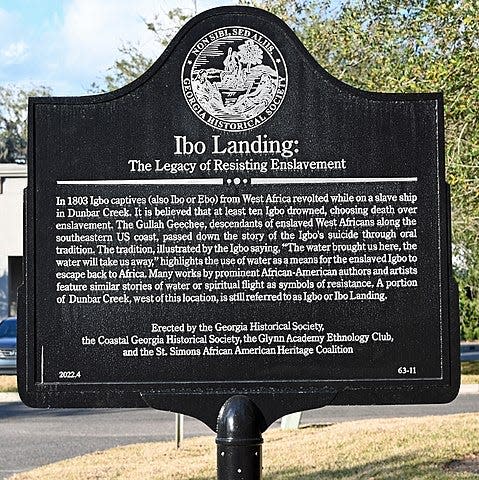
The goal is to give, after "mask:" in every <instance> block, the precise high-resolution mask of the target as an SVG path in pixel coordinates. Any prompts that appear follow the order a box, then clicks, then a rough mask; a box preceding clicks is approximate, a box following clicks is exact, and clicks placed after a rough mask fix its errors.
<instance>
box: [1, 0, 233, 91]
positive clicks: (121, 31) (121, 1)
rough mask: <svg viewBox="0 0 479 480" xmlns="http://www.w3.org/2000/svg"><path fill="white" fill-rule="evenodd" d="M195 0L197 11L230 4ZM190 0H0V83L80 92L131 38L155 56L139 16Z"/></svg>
mask: <svg viewBox="0 0 479 480" xmlns="http://www.w3.org/2000/svg"><path fill="white" fill-rule="evenodd" d="M234 3H235V2H234V1H233V0H197V1H196V4H197V11H198V12H201V11H203V10H206V9H208V8H212V7H216V6H221V5H229V4H234ZM176 7H182V8H185V9H189V10H190V11H191V12H192V13H193V12H194V8H195V3H194V0H0V85H12V84H13V85H19V86H21V87H24V88H29V87H31V86H39V85H43V86H47V87H50V88H51V89H52V94H53V95H56V96H63V95H84V94H87V93H88V88H89V87H90V85H91V84H92V83H93V82H96V83H99V82H101V80H102V79H103V78H104V76H105V74H106V73H107V70H108V68H109V67H111V66H112V65H113V63H114V61H115V59H117V58H119V56H120V54H119V52H118V48H119V47H120V46H121V45H122V44H125V43H128V42H131V43H133V44H135V45H138V46H139V47H140V49H141V51H142V52H143V53H144V54H145V55H148V56H151V57H158V56H159V55H160V53H161V50H162V47H161V46H160V45H159V44H158V43H157V42H155V40H154V34H153V33H152V32H150V31H149V30H148V29H147V28H146V26H145V23H144V21H145V20H147V21H149V20H153V18H154V16H155V15H156V14H159V15H161V16H164V17H165V22H166V21H167V20H166V14H167V12H168V11H169V10H171V9H173V8H176Z"/></svg>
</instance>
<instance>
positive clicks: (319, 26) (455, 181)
mask: <svg viewBox="0 0 479 480" xmlns="http://www.w3.org/2000/svg"><path fill="white" fill-rule="evenodd" d="M242 3H243V4H247V5H254V6H257V7H260V8H263V9H266V10H269V11H271V12H272V13H274V14H276V15H278V16H279V17H281V18H282V19H283V20H284V21H285V22H286V23H288V24H289V26H290V27H291V28H292V29H293V30H294V31H295V33H296V34H297V35H298V36H299V38H300V39H301V41H302V42H303V43H304V44H305V46H306V48H307V49H308V50H309V51H310V53H311V54H312V55H313V56H314V57H315V58H316V59H317V60H318V62H319V63H320V64H321V65H322V66H323V67H324V68H326V69H327V70H328V71H329V72H330V73H331V74H333V75H334V76H335V77H337V78H339V79H342V80H343V81H345V82H347V83H349V84H351V85H354V86H356V87H359V88H362V89H365V90H371V91H383V92H391V91H392V92H427V91H443V92H444V97H445V116H446V167H447V181H448V183H449V185H450V187H451V200H452V224H453V232H452V233H453V248H454V256H453V259H454V267H455V274H456V279H457V281H458V283H459V293H460V304H461V332H462V335H463V337H464V338H467V339H471V340H472V339H479V161H478V157H479V128H478V127H479V116H478V114H477V112H478V111H479V42H478V36H477V25H479V4H478V2H477V0H442V1H438V0H350V1H344V2H342V3H340V4H338V2H336V1H332V0H243V1H242ZM175 12H176V13H173V14H172V18H176V19H177V21H178V23H180V22H182V21H184V20H186V19H187V18H188V15H186V14H184V13H183V12H181V11H180V10H177V11H175ZM155 21H156V23H155V22H152V23H151V24H148V23H147V27H148V28H149V29H150V30H152V31H154V32H155V34H156V35H157V37H158V41H159V42H160V44H164V43H165V42H166V41H168V39H169V38H171V34H172V32H173V29H170V31H169V32H168V35H164V31H163V30H162V28H160V25H159V24H158V17H157V18H156V19H155ZM130 47H131V46H130ZM123 55H126V60H125V58H124V60H125V61H127V63H128V65H130V67H131V68H130V69H129V70H128V69H124V67H123V66H121V65H117V64H115V66H114V67H113V68H112V73H113V74H114V75H118V76H117V77H116V78H115V82H112V83H111V84H110V86H114V85H118V83H119V81H120V80H121V81H122V82H123V84H124V83H127V81H129V80H130V77H129V75H130V72H134V74H135V75H136V73H137V72H138V73H140V72H139V71H141V69H142V64H141V62H140V60H139V59H136V52H135V50H134V49H126V50H124V51H123ZM244 58H246V57H244ZM148 62H151V60H148ZM148 62H147V63H148ZM135 67H137V68H138V70H134V68H135ZM123 70H124V71H123ZM107 78H108V77H107ZM458 258H461V261H460V262H459V263H458V261H457V259H458Z"/></svg>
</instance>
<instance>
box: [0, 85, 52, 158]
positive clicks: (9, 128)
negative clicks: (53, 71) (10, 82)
mask: <svg viewBox="0 0 479 480" xmlns="http://www.w3.org/2000/svg"><path fill="white" fill-rule="evenodd" d="M48 95H50V90H49V89H48V88H46V87H32V88H30V89H28V90H24V89H21V88H19V87H14V86H0V163H25V162H26V159H27V107H28V97H36V96H39V97H44V96H48Z"/></svg>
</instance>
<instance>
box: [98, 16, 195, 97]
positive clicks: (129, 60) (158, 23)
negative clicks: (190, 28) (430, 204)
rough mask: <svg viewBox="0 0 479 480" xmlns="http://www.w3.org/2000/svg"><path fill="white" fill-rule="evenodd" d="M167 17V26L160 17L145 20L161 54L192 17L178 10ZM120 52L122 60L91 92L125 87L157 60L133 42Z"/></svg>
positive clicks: (117, 62)
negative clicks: (145, 53)
mask: <svg viewBox="0 0 479 480" xmlns="http://www.w3.org/2000/svg"><path fill="white" fill-rule="evenodd" d="M167 17H168V24H167V25H165V23H164V21H163V19H162V16H160V15H156V16H155V17H154V18H153V19H152V20H151V21H147V20H144V22H145V26H146V28H147V29H148V30H150V31H151V32H152V33H153V35H154V39H155V41H156V43H157V44H158V47H159V48H158V52H159V53H160V52H161V51H162V50H163V49H164V48H165V47H166V46H167V45H168V43H169V42H170V40H171V39H172V38H173V37H174V35H175V34H176V32H177V31H178V30H179V28H180V27H181V26H182V25H183V24H184V23H185V22H186V21H187V20H188V19H189V18H190V17H191V15H190V14H189V13H187V11H186V10H182V9H181V8H176V9H174V10H170V11H169V12H168V15H167ZM118 50H119V52H120V58H119V59H118V60H116V61H115V63H114V64H113V65H112V66H111V67H110V68H109V69H108V72H107V74H106V76H105V78H104V80H103V82H101V83H96V82H95V83H93V84H92V85H91V86H90V91H91V92H93V93H100V92H110V91H112V90H116V89H118V88H120V87H123V86H124V85H127V84H128V83H131V82H132V81H133V80H135V79H136V78H138V77H139V76H140V75H141V74H142V73H144V72H145V71H146V70H148V68H150V67H151V65H152V64H153V62H154V61H155V60H156V58H150V57H147V56H146V55H144V54H143V53H142V52H141V50H140V47H139V46H138V45H135V44H133V43H131V42H128V43H125V44H124V45H122V46H121V47H120V48H119V49H118ZM158 56H159V55H158Z"/></svg>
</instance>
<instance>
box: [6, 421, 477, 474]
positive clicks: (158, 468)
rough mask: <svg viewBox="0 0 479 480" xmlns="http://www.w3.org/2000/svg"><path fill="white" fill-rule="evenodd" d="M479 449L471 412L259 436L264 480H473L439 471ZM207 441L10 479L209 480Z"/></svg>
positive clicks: (127, 450) (124, 450) (149, 447)
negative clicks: (261, 445)
mask: <svg viewBox="0 0 479 480" xmlns="http://www.w3.org/2000/svg"><path fill="white" fill-rule="evenodd" d="M476 452H479V417H478V416H477V415H476V414H463V415H450V416H444V417H421V418H407V419H390V420H383V419H380V420H362V421H357V422H350V423H341V424H335V425H332V426H328V427H322V428H321V427H309V428H302V429H300V430H292V431H281V430H273V431H271V432H268V433H266V434H265V445H264V455H263V462H264V480H332V479H351V480H353V479H355V480H360V479H361V480H363V479H364V480H399V479H400V480H412V479H415V480H417V479H428V480H451V479H471V480H472V479H477V478H478V475H477V474H473V473H465V472H456V471H451V470H448V469H447V465H448V464H449V462H451V461H453V460H457V459H463V458H465V457H469V458H471V456H473V455H474V454H475V453H476ZM215 465H216V446H215V443H214V440H213V438H211V437H200V438H194V439H188V440H186V441H185V442H184V444H183V445H182V447H181V448H180V449H179V450H176V448H175V445H174V444H173V442H164V443H145V444H137V445H130V446H126V447H118V448H114V449H112V450H106V451H104V452H96V453H93V454H89V455H85V456H83V457H77V458H74V459H71V460H66V461H62V462H58V463H55V464H52V465H47V466H44V467H41V468H38V469H35V470H32V471H30V472H26V473H20V474H16V475H15V476H13V477H11V478H12V480H40V479H42V480H46V479H60V478H61V479H62V480H80V479H81V480H83V479H96V480H110V479H122V480H137V479H139V478H141V479H142V480H180V479H181V480H214V479H215V478H216V476H215V468H216V467H215Z"/></svg>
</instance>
